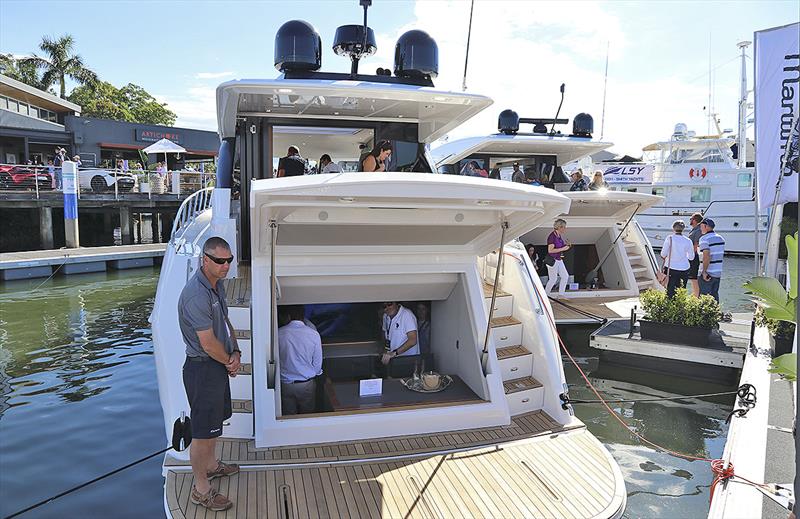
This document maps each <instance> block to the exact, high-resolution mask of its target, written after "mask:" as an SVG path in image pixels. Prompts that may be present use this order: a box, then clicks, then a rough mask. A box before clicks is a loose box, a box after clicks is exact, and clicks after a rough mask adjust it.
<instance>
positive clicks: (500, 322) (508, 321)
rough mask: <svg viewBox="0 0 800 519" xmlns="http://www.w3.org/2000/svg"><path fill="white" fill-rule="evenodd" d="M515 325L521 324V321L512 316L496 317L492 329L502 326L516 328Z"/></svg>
mask: <svg viewBox="0 0 800 519" xmlns="http://www.w3.org/2000/svg"><path fill="white" fill-rule="evenodd" d="M515 324H521V322H520V321H519V319H516V318H514V317H511V316H510V315H508V316H506V317H495V318H494V319H492V328H499V327H501V326H514V325H515Z"/></svg>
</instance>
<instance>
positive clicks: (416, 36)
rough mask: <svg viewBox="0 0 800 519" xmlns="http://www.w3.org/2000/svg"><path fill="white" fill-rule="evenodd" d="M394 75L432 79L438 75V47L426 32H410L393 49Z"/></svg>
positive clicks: (401, 37)
mask: <svg viewBox="0 0 800 519" xmlns="http://www.w3.org/2000/svg"><path fill="white" fill-rule="evenodd" d="M394 75H395V76H397V77H402V78H422V79H432V78H435V77H436V76H438V75H439V46H438V45H436V41H435V40H434V39H433V38H431V37H430V36H429V35H428V33H427V32H425V31H420V30H416V29H415V30H411V31H408V32H406V33H405V34H403V35H402V36H400V38H399V39H398V40H397V44H396V45H395V47H394Z"/></svg>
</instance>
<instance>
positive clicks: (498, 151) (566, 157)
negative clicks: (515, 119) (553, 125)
mask: <svg viewBox="0 0 800 519" xmlns="http://www.w3.org/2000/svg"><path fill="white" fill-rule="evenodd" d="M611 146H613V143H610V142H598V141H592V140H590V139H587V138H583V137H569V136H567V135H541V134H516V135H505V134H501V133H496V134H493V135H486V136H483V137H467V138H465V139H458V140H456V141H452V142H448V143H446V144H443V145H442V146H439V147H438V148H436V149H434V150H431V154H432V155H433V158H434V160H435V161H436V165H437V166H444V165H446V164H455V163H456V162H458V161H459V160H461V159H463V158H466V157H469V156H470V155H474V154H478V153H486V154H491V155H504V156H512V157H513V156H519V157H524V156H527V155H555V156H556V160H557V164H558V165H562V164H566V163H568V162H572V161H573V160H578V159H581V158H583V157H585V156H587V155H591V154H592V153H597V152H598V151H600V150H604V149H606V148H610V147H611Z"/></svg>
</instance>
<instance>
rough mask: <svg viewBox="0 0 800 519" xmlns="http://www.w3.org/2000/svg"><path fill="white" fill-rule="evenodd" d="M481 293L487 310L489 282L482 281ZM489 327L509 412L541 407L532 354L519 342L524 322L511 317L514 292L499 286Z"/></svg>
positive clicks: (514, 413) (540, 393) (542, 392)
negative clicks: (509, 292) (501, 288)
mask: <svg viewBox="0 0 800 519" xmlns="http://www.w3.org/2000/svg"><path fill="white" fill-rule="evenodd" d="M483 295H484V302H485V305H486V311H487V313H488V311H489V306H490V305H491V303H492V286H491V285H489V284H484V285H483ZM491 329H492V332H491V333H492V338H493V339H494V344H495V347H496V348H497V360H498V361H499V363H500V372H501V374H502V376H503V388H504V389H505V393H506V401H507V402H508V408H509V411H510V413H511V416H516V415H519V414H523V413H529V412H531V411H536V410H538V409H541V408H542V406H543V405H544V387H543V386H542V384H541V383H539V381H537V380H536V379H535V378H533V354H532V353H531V352H530V351H529V350H527V349H526V348H525V347H524V346H523V345H522V333H523V325H522V323H521V322H520V321H519V320H518V319H516V318H515V317H514V296H512V295H511V294H507V293H505V292H503V291H502V290H498V291H497V297H496V298H495V305H494V314H493V315H492V322H491Z"/></svg>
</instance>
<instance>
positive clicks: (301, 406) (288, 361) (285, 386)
mask: <svg viewBox="0 0 800 519" xmlns="http://www.w3.org/2000/svg"><path fill="white" fill-rule="evenodd" d="M282 310H283V311H284V312H286V314H285V315H286V320H287V321H289V322H288V323H286V325H284V326H281V327H280V328H278V352H279V355H280V359H281V412H282V414H283V415H291V414H298V413H313V412H314V411H315V410H316V407H317V402H316V393H317V391H316V388H317V384H316V381H315V379H316V377H318V376H320V375H322V339H321V338H320V336H319V333H318V332H317V331H316V330H315V329H313V328H311V327H310V326H308V325H307V324H306V310H305V307H304V306H303V305H291V306H287V307H285V308H282Z"/></svg>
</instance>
